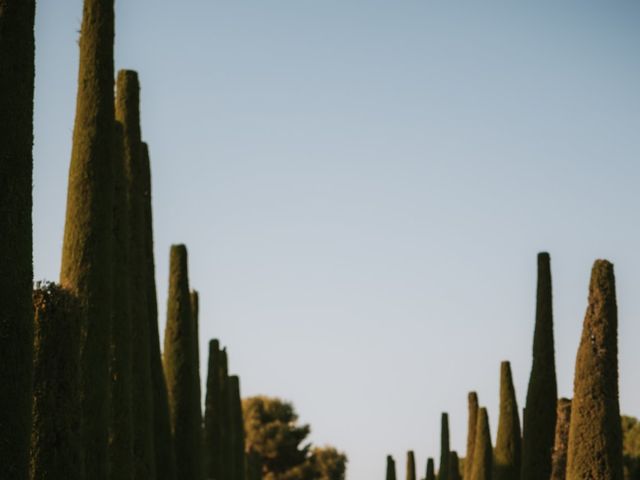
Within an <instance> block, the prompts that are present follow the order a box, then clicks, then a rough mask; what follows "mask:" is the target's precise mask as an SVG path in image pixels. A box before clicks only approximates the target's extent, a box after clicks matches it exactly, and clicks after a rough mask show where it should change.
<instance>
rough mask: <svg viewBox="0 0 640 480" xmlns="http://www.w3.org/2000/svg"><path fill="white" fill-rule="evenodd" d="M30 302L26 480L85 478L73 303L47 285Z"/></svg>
mask: <svg viewBox="0 0 640 480" xmlns="http://www.w3.org/2000/svg"><path fill="white" fill-rule="evenodd" d="M33 304H34V310H35V335H34V352H33V353H34V356H33V372H34V375H33V386H34V388H33V429H32V433H31V476H30V477H29V478H31V480H49V479H58V478H60V479H66V480H81V479H84V478H85V477H84V472H83V464H82V455H83V452H82V443H81V438H80V422H81V417H80V408H79V407H80V396H79V378H80V366H79V359H80V349H79V345H80V315H79V313H80V310H79V306H78V302H77V299H76V298H75V297H74V296H73V295H72V294H71V293H69V292H68V291H65V290H64V289H62V288H60V287H59V286H57V285H55V284H46V285H42V286H39V287H38V288H37V289H36V290H35V291H34V292H33ZM2 478H7V477H2ZM24 478H27V476H26V475H25V476H24Z"/></svg>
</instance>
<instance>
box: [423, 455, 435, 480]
mask: <svg viewBox="0 0 640 480" xmlns="http://www.w3.org/2000/svg"><path fill="white" fill-rule="evenodd" d="M425 480H436V467H435V465H434V462H433V458H428V459H427V474H426V476H425Z"/></svg>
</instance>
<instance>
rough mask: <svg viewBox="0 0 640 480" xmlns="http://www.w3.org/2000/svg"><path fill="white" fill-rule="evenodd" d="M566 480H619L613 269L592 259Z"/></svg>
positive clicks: (618, 409)
mask: <svg viewBox="0 0 640 480" xmlns="http://www.w3.org/2000/svg"><path fill="white" fill-rule="evenodd" d="M566 478H567V480H579V479H580V480H582V479H585V478H594V479H596V478H597V479H598V480H622V427H621V420H620V407H619V405H618V312H617V306H616V289H615V278H614V273H613V265H612V264H611V263H609V262H608V261H606V260H596V261H595V263H594V265H593V269H592V271H591V283H590V285H589V306H588V307H587V312H586V314H585V318H584V323H583V327H582V338H581V339H580V346H579V347H578V354H577V357H576V370H575V376H574V381H573V400H572V402H571V423H570V427H569V447H568V452H567V477H566Z"/></svg>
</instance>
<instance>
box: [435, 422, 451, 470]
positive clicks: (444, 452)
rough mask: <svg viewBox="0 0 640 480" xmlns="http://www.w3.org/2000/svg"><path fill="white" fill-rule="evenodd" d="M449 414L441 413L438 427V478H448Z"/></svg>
mask: <svg viewBox="0 0 640 480" xmlns="http://www.w3.org/2000/svg"><path fill="white" fill-rule="evenodd" d="M449 454H450V451H449V415H447V414H446V413H443V414H442V419H441V428H440V469H439V470H438V480H449Z"/></svg>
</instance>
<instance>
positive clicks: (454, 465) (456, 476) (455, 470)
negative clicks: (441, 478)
mask: <svg viewBox="0 0 640 480" xmlns="http://www.w3.org/2000/svg"><path fill="white" fill-rule="evenodd" d="M449 478H450V479H451V480H462V476H461V475H460V459H459V458H458V452H454V451H452V452H451V453H450V454H449Z"/></svg>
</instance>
